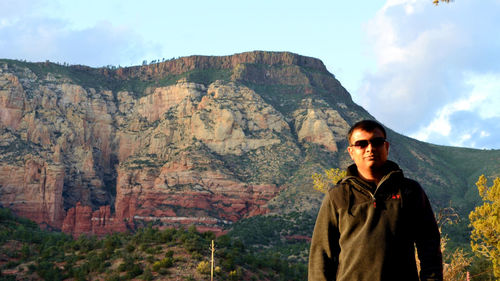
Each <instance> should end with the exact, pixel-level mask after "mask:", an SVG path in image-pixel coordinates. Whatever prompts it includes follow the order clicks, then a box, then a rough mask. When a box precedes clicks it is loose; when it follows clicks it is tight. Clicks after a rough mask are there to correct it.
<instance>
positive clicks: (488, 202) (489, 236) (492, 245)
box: [469, 175, 500, 278]
mask: <svg viewBox="0 0 500 281" xmlns="http://www.w3.org/2000/svg"><path fill="white" fill-rule="evenodd" d="M476 185H477V188H478V190H479V195H480V196H481V199H482V200H483V205H481V206H478V207H476V209H475V210H474V211H472V212H471V213H470V215H469V219H470V222H471V225H472V227H473V229H472V233H471V247H472V250H473V251H474V252H475V253H478V254H480V255H483V256H485V257H487V258H488V259H489V260H491V262H492V263H493V273H494V275H495V277H497V278H500V178H498V177H497V178H496V179H495V180H494V181H493V185H492V186H487V179H486V177H485V176H484V175H481V176H480V177H479V180H478V181H477V183H476Z"/></svg>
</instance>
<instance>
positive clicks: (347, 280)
mask: <svg viewBox="0 0 500 281" xmlns="http://www.w3.org/2000/svg"><path fill="white" fill-rule="evenodd" d="M348 141H349V147H348V148H347V151H348V152H349V155H350V156H351V158H352V160H353V161H354V164H353V165H351V166H350V167H348V168H347V176H346V177H345V178H344V179H342V180H341V181H340V182H339V183H337V184H336V185H335V186H334V187H333V188H331V189H329V191H328V192H327V194H326V196H325V198H324V200H323V203H322V205H321V208H320V211H319V213H318V217H317V219H316V226H315V228H314V233H313V237H312V242H311V249H310V255H309V281H321V280H336V281H362V280H366V281H377V280H382V281H388V280H398V281H413V280H415V281H417V280H422V281H424V280H426V281H430V280H442V279H443V277H442V270H443V268H442V256H441V250H440V234H439V229H438V226H437V224H436V220H435V218H434V214H433V212H432V209H431V206H430V204H429V200H428V199H427V196H426V195H425V193H424V191H423V190H422V188H421V187H420V185H419V184H418V183H417V182H415V181H413V180H410V179H407V178H405V177H404V175H403V172H402V171H401V170H400V169H399V167H398V165H397V164H396V163H394V162H392V161H389V160H387V156H388V154H389V143H388V142H387V141H386V132H385V129H384V127H382V125H380V124H379V123H377V122H375V121H372V120H363V121H360V122H358V123H356V124H354V125H353V126H352V128H351V129H350V130H349V134H348ZM414 245H416V247H417V252H418V258H419V260H420V268H421V270H420V277H419V273H418V272H417V266H416V262H415V253H414V249H415V246H414Z"/></svg>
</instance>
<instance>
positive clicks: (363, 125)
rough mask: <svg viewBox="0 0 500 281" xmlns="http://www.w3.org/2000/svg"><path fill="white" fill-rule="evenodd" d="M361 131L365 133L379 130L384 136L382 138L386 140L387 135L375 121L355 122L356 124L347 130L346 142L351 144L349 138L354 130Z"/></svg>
mask: <svg viewBox="0 0 500 281" xmlns="http://www.w3.org/2000/svg"><path fill="white" fill-rule="evenodd" d="M358 129H359V130H363V131H366V132H373V131H375V129H380V130H381V131H382V133H383V134H384V138H387V134H386V133H385V129H384V126H382V124H380V123H379V122H377V121H375V120H361V121H359V122H356V124H354V125H352V127H351V129H349V133H347V140H348V141H349V143H351V136H352V133H353V132H354V130H358Z"/></svg>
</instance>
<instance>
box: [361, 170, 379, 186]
mask: <svg viewBox="0 0 500 281" xmlns="http://www.w3.org/2000/svg"><path fill="white" fill-rule="evenodd" d="M358 175H359V177H360V178H362V179H363V180H365V181H367V182H373V183H375V184H376V185H378V183H379V182H380V181H381V180H382V178H383V177H384V172H383V169H381V168H378V169H369V170H367V171H361V170H359V169H358Z"/></svg>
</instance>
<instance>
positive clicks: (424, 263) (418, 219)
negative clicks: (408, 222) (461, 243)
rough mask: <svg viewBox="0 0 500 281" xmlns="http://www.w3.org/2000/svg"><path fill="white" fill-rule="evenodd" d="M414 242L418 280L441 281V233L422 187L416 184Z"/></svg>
mask: <svg viewBox="0 0 500 281" xmlns="http://www.w3.org/2000/svg"><path fill="white" fill-rule="evenodd" d="M415 197H416V198H415V199H416V201H417V202H416V203H417V204H416V208H415V209H414V212H415V213H414V219H415V227H416V228H415V244H416V246H417V253H418V259H419V260H420V280H422V281H442V280H443V259H442V253H441V235H440V232H439V228H438V225H437V223H436V219H435V217H434V213H433V212H432V207H431V205H430V203H429V199H428V198H427V196H426V195H425V192H424V191H423V189H422V188H421V187H420V186H418V192H416V194H415Z"/></svg>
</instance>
